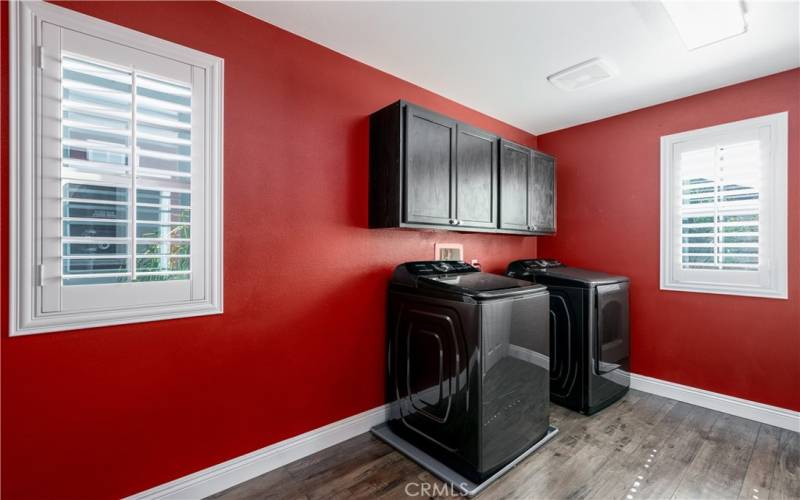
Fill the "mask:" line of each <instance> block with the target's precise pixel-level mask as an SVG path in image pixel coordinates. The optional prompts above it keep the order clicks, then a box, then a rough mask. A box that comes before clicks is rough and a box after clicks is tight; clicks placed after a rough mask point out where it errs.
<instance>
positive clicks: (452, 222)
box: [450, 219, 458, 225]
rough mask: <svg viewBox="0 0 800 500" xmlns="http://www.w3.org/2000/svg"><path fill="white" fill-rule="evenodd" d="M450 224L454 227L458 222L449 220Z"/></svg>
mask: <svg viewBox="0 0 800 500" xmlns="http://www.w3.org/2000/svg"><path fill="white" fill-rule="evenodd" d="M450 224H453V225H456V224H458V221H457V220H455V219H450Z"/></svg>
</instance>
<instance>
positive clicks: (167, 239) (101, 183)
mask: <svg viewBox="0 0 800 500" xmlns="http://www.w3.org/2000/svg"><path fill="white" fill-rule="evenodd" d="M60 31H61V33H60V36H59V37H56V36H55V34H54V35H53V36H52V37H51V39H52V43H49V44H48V43H47V40H45V44H44V50H46V59H45V60H44V66H45V68H44V69H45V72H46V73H47V74H48V76H49V78H48V79H47V83H46V85H45V87H44V91H45V94H46V95H50V96H52V97H53V99H49V100H46V101H45V107H46V110H45V114H46V116H47V117H48V118H51V119H48V120H46V121H45V123H44V136H45V137H44V139H45V140H44V143H45V149H46V150H48V151H49V152H50V153H52V155H50V158H49V159H50V161H47V162H45V163H44V166H45V168H44V170H45V177H46V179H47V182H45V183H43V190H44V191H45V193H44V194H45V197H44V198H45V201H44V203H43V208H44V213H45V214H50V215H51V216H52V217H47V218H46V220H48V221H49V222H46V223H45V224H43V231H44V233H45V234H44V236H45V237H46V238H45V239H44V243H43V245H42V247H43V248H42V256H43V259H42V262H43V266H42V269H41V271H40V272H41V273H42V285H43V287H42V288H43V289H42V294H43V297H42V298H43V301H42V303H43V310H44V311H45V312H47V311H70V310H80V309H87V308H91V307H92V305H97V306H102V307H109V306H111V307H113V306H115V305H120V306H123V305H126V306H130V305H137V304H150V303H163V302H167V303H169V302H180V301H186V300H190V299H191V297H192V281H196V282H198V283H196V285H198V284H199V285H200V286H202V284H203V276H202V275H200V276H198V275H196V274H194V275H193V270H194V266H193V264H192V262H193V259H195V258H197V257H198V255H199V256H201V257H202V255H203V251H202V247H203V245H202V244H195V243H199V242H198V241H197V240H198V238H197V236H202V230H201V231H200V234H199V235H195V234H193V233H195V231H193V229H194V226H195V224H197V223H198V221H199V222H201V223H202V217H203V211H202V196H194V195H193V193H194V194H197V192H198V190H199V189H202V187H203V179H202V176H200V178H199V182H198V180H197V179H196V177H195V178H194V179H193V172H195V171H197V170H198V167H202V165H196V163H198V161H197V159H198V158H199V157H201V155H199V154H198V153H199V152H198V151H196V150H198V149H202V147H197V146H196V145H195V144H193V141H192V139H193V136H194V134H195V132H196V131H197V130H198V127H199V130H200V131H201V133H200V134H197V135H202V126H203V123H202V116H199V117H198V116H194V112H193V110H195V109H196V107H193V104H194V103H193V100H202V86H200V88H199V89H198V88H195V85H193V70H192V67H191V66H188V65H186V64H183V63H179V62H177V61H173V60H169V59H166V58H162V57H159V56H157V55H155V54H149V53H146V52H142V51H138V50H135V49H131V48H129V47H125V46H122V45H118V44H113V43H110V42H106V41H102V40H100V39H96V38H93V37H90V36H87V35H83V34H80V33H77V32H73V31H70V30H63V29H62V30H60ZM47 56H49V57H47ZM108 61H113V63H111V62H108ZM126 63H127V64H126ZM198 96H199V97H200V99H197V98H198ZM200 115H202V113H200ZM59 118H60V119H59ZM200 144H201V146H202V142H201V143H200ZM200 163H201V161H200ZM199 171H200V172H202V168H200V169H199ZM197 250H199V252H198V251H197ZM200 267H202V266H200Z"/></svg>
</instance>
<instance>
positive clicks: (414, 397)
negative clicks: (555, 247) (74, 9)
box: [373, 261, 555, 494]
mask: <svg viewBox="0 0 800 500" xmlns="http://www.w3.org/2000/svg"><path fill="white" fill-rule="evenodd" d="M548 304H549V299H548V292H547V288H546V287H544V286H542V285H537V284H532V283H530V282H529V281H524V280H518V279H513V278H509V277H507V276H501V275H495V274H489V273H483V272H480V271H478V269H476V268H474V267H472V266H470V265H469V264H466V263H464V262H460V261H431V262H409V263H406V264H402V265H400V266H398V267H397V268H396V269H395V271H394V275H393V277H392V281H391V283H390V285H389V297H388V311H387V316H388V317H387V337H388V338H387V354H388V360H387V361H388V371H387V387H386V389H387V399H388V402H389V403H390V405H389V408H390V410H389V411H390V417H389V419H388V422H387V424H385V425H383V426H379V427H378V428H376V429H374V430H373V432H375V433H376V434H377V435H378V436H379V437H381V438H382V439H384V440H386V441H387V442H389V443H390V444H392V445H394V446H396V447H397V448H398V449H400V450H401V451H403V452H404V453H406V454H407V455H409V456H410V457H411V458H412V459H414V460H416V461H417V462H419V463H420V464H421V465H423V466H425V467H428V468H429V469H430V470H431V471H432V472H434V473H435V474H436V475H438V476H440V477H442V478H443V479H445V480H446V481H448V482H450V484H456V485H458V484H460V483H470V484H469V485H467V486H466V487H461V489H462V490H463V491H464V492H466V493H468V494H474V493H476V492H477V490H476V488H479V489H482V487H483V485H484V484H485V483H486V482H487V481H489V480H492V479H494V478H495V477H496V476H499V475H500V474H502V473H503V472H504V471H505V470H506V469H507V468H508V467H510V465H509V464H511V465H513V464H515V463H516V461H518V460H521V458H524V456H526V455H527V453H529V452H531V451H533V449H535V448H536V447H538V446H540V445H541V443H543V442H544V441H546V440H547V439H549V438H550V437H552V435H553V434H554V433H555V429H553V428H551V427H550V426H549V420H550V419H549V410H548V400H549V391H550V389H549V382H550V376H549V371H550V366H549V357H548V356H549V312H548V311H549V305H548ZM408 445H410V447H409V446H408ZM409 450H411V451H409ZM414 450H415V451H414ZM445 469H447V470H449V471H451V472H455V473H456V475H455V476H456V477H454V476H453V474H450V473H447V472H442V471H443V470H445ZM460 478H465V479H466V481H463V480H460ZM481 483H483V484H481Z"/></svg>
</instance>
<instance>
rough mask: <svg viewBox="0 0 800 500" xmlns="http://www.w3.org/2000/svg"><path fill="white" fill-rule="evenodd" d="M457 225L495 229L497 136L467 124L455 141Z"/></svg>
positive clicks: (462, 127) (460, 126)
mask: <svg viewBox="0 0 800 500" xmlns="http://www.w3.org/2000/svg"><path fill="white" fill-rule="evenodd" d="M455 218H456V225H458V226H464V227H491V228H493V227H497V136H495V135H492V134H489V133H486V132H483V131H481V130H478V129H474V128H472V127H468V126H466V125H459V126H458V138H457V140H456V217H455Z"/></svg>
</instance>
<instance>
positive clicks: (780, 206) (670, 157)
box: [661, 112, 789, 299]
mask: <svg viewBox="0 0 800 500" xmlns="http://www.w3.org/2000/svg"><path fill="white" fill-rule="evenodd" d="M753 130H759V131H760V132H761V133H767V134H769V144H770V151H769V152H770V155H769V161H768V162H767V164H766V165H765V166H764V168H765V174H766V175H767V176H769V177H768V180H767V185H768V186H769V188H768V189H767V190H766V192H765V193H762V195H763V194H766V195H767V196H766V199H765V198H764V196H762V205H761V206H762V210H763V212H762V215H766V217H765V218H764V219H762V220H761V223H760V224H759V225H760V232H761V234H760V237H759V241H764V240H765V239H766V240H768V241H769V243H768V244H767V248H769V249H770V250H771V252H769V253H768V254H766V255H765V254H760V256H759V261H760V262H763V266H764V269H762V270H759V271H714V270H697V271H688V270H682V271H681V270H679V269H678V268H679V267H680V261H681V255H680V252H676V251H675V249H676V248H677V246H676V242H675V238H676V234H677V233H676V229H675V224H677V223H679V222H680V219H679V215H678V207H677V206H675V204H677V203H679V196H680V192H676V190H675V182H676V180H675V177H676V175H677V172H676V170H677V168H678V166H677V165H676V164H675V157H676V155H675V151H676V148H678V147H680V145H681V144H683V143H685V142H687V141H691V142H700V141H713V140H714V138H715V137H718V136H720V135H726V136H727V135H730V134H735V133H740V132H748V131H753ZM787 191H788V112H783V113H775V114H771V115H766V116H760V117H756V118H750V119H746V120H741V121H736V122H732V123H726V124H723V125H717V126H713V127H707V128H702V129H697V130H690V131H687V132H681V133H677V134H672V135H667V136H663V137H661V289H662V290H673V291H682V292H699V293H713V294H723V295H741V296H748V297H765V298H773V299H788V239H787V238H788V210H789V206H788V195H787ZM676 219H677V220H676ZM678 237H679V236H678ZM676 254H677V255H676ZM737 272H739V273H758V275H757V276H756V278H757V279H756V280H753V281H754V282H752V283H749V284H747V283H744V280H737V279H736V278H735V276H733V275H734V274H735V273H737Z"/></svg>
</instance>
